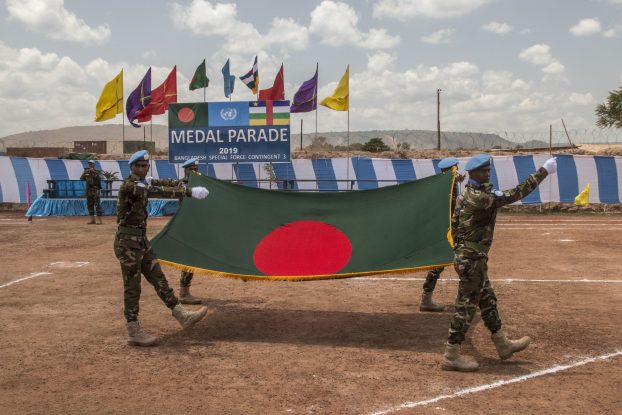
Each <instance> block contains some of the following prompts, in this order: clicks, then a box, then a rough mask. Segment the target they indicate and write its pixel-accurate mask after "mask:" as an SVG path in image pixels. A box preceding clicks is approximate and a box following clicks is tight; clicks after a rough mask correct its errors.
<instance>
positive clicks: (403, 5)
mask: <svg viewBox="0 0 622 415" xmlns="http://www.w3.org/2000/svg"><path fill="white" fill-rule="evenodd" d="M491 1H492V0H380V1H379V2H378V3H376V4H375V5H374V17H390V18H393V19H399V20H407V19H409V18H413V17H418V16H422V17H432V18H449V17H458V16H462V15H465V14H467V13H470V12H472V11H473V10H475V9H478V8H480V7H481V6H483V5H485V4H488V3H490V2H491Z"/></svg>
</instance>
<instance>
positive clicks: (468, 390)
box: [370, 350, 622, 415]
mask: <svg viewBox="0 0 622 415" xmlns="http://www.w3.org/2000/svg"><path fill="white" fill-rule="evenodd" d="M618 356H622V351H620V350H616V351H615V352H613V353H607V354H603V355H600V356H595V357H586V358H583V359H581V360H579V361H577V362H574V363H568V364H565V365H558V366H553V367H550V368H548V369H543V370H538V371H536V372H531V373H528V374H526V375H522V376H517V377H515V378H511V379H507V380H498V381H496V382H492V383H487V384H484V385H479V386H475V387H472V388H465V389H460V390H459V391H457V392H454V393H452V394H449V395H440V396H437V397H435V398H432V399H426V400H424V401H417V402H405V403H403V404H401V405H397V406H394V407H392V408H387V409H383V410H381V411H377V412H373V413H371V414H370V415H386V414H391V413H394V412H398V411H401V410H402V409H409V408H415V407H417V406H426V405H429V404H431V403H436V402H439V401H442V400H445V399H453V398H457V397H460V396H464V395H470V394H472V393H477V392H482V391H487V390H491V389H496V388H499V387H501V386H505V385H511V384H513V383H519V382H523V381H525V380H529V379H533V378H537V377H540V376H546V375H550V374H553V373H557V372H563V371H564V370H568V369H572V368H575V367H578V366H583V365H587V364H589V363H594V362H597V361H599V360H609V359H611V358H614V357H618Z"/></svg>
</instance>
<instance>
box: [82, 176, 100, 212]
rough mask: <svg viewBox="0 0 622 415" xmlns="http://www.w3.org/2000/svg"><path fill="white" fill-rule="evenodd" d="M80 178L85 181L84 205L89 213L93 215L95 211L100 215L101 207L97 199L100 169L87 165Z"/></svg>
mask: <svg viewBox="0 0 622 415" xmlns="http://www.w3.org/2000/svg"><path fill="white" fill-rule="evenodd" d="M80 180H84V181H85V182H86V207H87V209H88V210H89V215H90V216H95V212H97V216H101V215H102V207H101V203H100V200H99V194H100V192H101V189H102V184H101V171H99V170H96V169H93V168H90V167H89V168H87V169H85V170H84V172H83V173H82V176H80Z"/></svg>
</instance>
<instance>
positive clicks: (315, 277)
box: [158, 259, 452, 282]
mask: <svg viewBox="0 0 622 415" xmlns="http://www.w3.org/2000/svg"><path fill="white" fill-rule="evenodd" d="M158 262H160V263H161V264H164V265H166V266H169V267H171V268H175V269H177V270H179V271H185V272H192V273H194V274H202V275H209V276H212V277H218V278H237V279H241V280H245V281H246V280H253V281H289V282H302V281H320V280H337V279H346V278H355V277H364V276H368V275H377V274H407V273H410V272H419V271H429V270H431V269H437V268H444V267H448V266H450V265H452V263H451V262H450V263H445V264H436V265H423V266H420V267H414V268H399V269H389V270H378V271H362V272H349V273H344V274H324V275H246V274H232V273H228V272H222V271H214V270H210V269H205V268H197V267H190V266H188V265H183V264H178V263H176V262H172V261H167V260H165V259H158Z"/></svg>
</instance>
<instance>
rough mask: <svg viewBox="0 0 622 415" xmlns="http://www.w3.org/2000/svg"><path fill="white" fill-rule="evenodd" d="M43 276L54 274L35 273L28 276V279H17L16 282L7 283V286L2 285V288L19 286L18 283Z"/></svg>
mask: <svg viewBox="0 0 622 415" xmlns="http://www.w3.org/2000/svg"><path fill="white" fill-rule="evenodd" d="M41 275H52V273H51V272H34V273H32V274H30V275H29V276H27V277H23V278H18V279H16V280H13V281H9V282H7V283H6V284H2V285H0V288H5V287H8V286H10V285H13V284H17V283H19V282H22V281H26V280H29V279H31V278H36V277H40V276H41Z"/></svg>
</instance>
